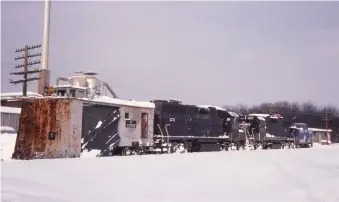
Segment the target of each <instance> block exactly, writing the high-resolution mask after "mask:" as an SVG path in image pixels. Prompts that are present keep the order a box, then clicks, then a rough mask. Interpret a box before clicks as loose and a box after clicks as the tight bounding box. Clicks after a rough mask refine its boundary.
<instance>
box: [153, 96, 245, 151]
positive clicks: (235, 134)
mask: <svg viewBox="0 0 339 202" xmlns="http://www.w3.org/2000/svg"><path fill="white" fill-rule="evenodd" d="M153 103H154V104H155V118H154V139H155V147H156V148H162V149H166V150H167V152H176V151H178V149H180V147H181V148H182V149H183V150H184V151H187V152H199V151H216V150H218V151H220V150H228V149H229V148H230V146H232V145H235V143H240V142H243V143H244V140H242V141H241V140H239V130H238V128H239V126H238V115H237V114H235V113H232V112H227V111H226V110H224V109H222V108H218V107H210V106H197V105H188V104H182V103H181V102H180V101H177V100H168V101H167V100H155V101H153ZM164 146H165V148H163V147H164Z"/></svg>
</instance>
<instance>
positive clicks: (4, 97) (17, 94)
mask: <svg viewBox="0 0 339 202" xmlns="http://www.w3.org/2000/svg"><path fill="white" fill-rule="evenodd" d="M27 97H43V96H42V95H40V94H38V93H35V92H27ZM0 98H1V100H10V99H17V98H23V96H22V92H9V93H0Z"/></svg>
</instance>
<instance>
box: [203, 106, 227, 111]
mask: <svg viewBox="0 0 339 202" xmlns="http://www.w3.org/2000/svg"><path fill="white" fill-rule="evenodd" d="M196 106H197V107H201V108H209V107H213V108H215V109H217V110H222V111H226V109H224V108H222V107H219V106H213V105H196Z"/></svg>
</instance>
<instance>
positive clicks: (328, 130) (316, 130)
mask: <svg viewBox="0 0 339 202" xmlns="http://www.w3.org/2000/svg"><path fill="white" fill-rule="evenodd" d="M308 130H310V131H313V132H332V130H331V129H327V130H326V129H322V128H308Z"/></svg>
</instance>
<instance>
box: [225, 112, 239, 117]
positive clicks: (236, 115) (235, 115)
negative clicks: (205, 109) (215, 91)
mask: <svg viewBox="0 0 339 202" xmlns="http://www.w3.org/2000/svg"><path fill="white" fill-rule="evenodd" d="M227 112H228V113H229V114H230V115H231V116H234V117H239V116H238V114H237V113H235V112H231V111H227Z"/></svg>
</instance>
